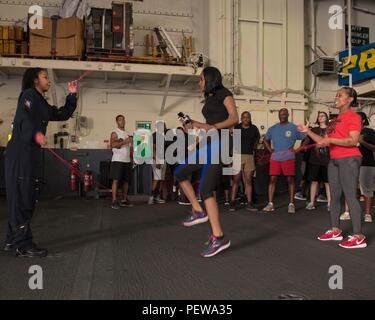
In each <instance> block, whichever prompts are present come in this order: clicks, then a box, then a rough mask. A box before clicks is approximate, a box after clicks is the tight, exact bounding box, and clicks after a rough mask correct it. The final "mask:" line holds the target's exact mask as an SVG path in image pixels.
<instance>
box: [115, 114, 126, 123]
mask: <svg viewBox="0 0 375 320" xmlns="http://www.w3.org/2000/svg"><path fill="white" fill-rule="evenodd" d="M120 118H124V120H125V116H123V115H122V114H119V115H118V116H117V117H116V122H117V120H118V119H120Z"/></svg>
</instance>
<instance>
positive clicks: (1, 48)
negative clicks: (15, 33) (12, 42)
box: [0, 40, 4, 55]
mask: <svg viewBox="0 0 375 320" xmlns="http://www.w3.org/2000/svg"><path fill="white" fill-rule="evenodd" d="M1 54H4V46H3V40H0V55H1Z"/></svg>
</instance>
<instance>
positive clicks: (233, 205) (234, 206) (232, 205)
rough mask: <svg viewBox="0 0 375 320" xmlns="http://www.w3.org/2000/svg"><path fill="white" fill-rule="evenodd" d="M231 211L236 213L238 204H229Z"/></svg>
mask: <svg viewBox="0 0 375 320" xmlns="http://www.w3.org/2000/svg"><path fill="white" fill-rule="evenodd" d="M229 211H231V212H234V211H236V203H235V202H231V203H230V204H229Z"/></svg>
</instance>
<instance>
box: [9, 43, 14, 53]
mask: <svg viewBox="0 0 375 320" xmlns="http://www.w3.org/2000/svg"><path fill="white" fill-rule="evenodd" d="M15 53H16V41H15V40H9V54H15Z"/></svg>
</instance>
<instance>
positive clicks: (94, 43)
mask: <svg viewBox="0 0 375 320" xmlns="http://www.w3.org/2000/svg"><path fill="white" fill-rule="evenodd" d="M86 41H87V42H86V45H87V49H94V48H97V49H111V48H112V10H110V9H102V8H92V9H91V17H90V19H88V20H87V21H86Z"/></svg>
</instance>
